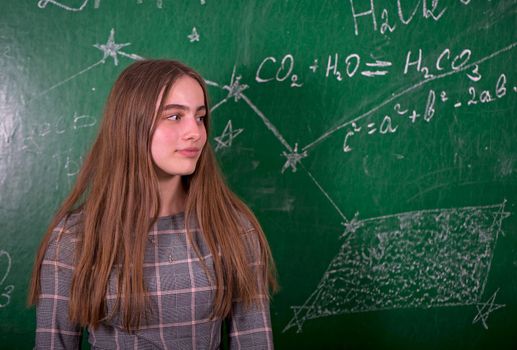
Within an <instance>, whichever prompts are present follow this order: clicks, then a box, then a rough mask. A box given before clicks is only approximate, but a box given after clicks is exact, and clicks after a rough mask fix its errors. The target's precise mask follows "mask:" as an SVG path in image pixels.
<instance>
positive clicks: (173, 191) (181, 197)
mask: <svg viewBox="0 0 517 350" xmlns="http://www.w3.org/2000/svg"><path fill="white" fill-rule="evenodd" d="M158 184H159V192H160V212H159V213H158V216H168V215H174V214H178V213H181V212H183V211H184V210H185V202H186V199H187V193H186V192H185V188H184V187H183V183H182V181H181V176H179V175H176V176H173V177H170V178H167V179H159V180H158Z"/></svg>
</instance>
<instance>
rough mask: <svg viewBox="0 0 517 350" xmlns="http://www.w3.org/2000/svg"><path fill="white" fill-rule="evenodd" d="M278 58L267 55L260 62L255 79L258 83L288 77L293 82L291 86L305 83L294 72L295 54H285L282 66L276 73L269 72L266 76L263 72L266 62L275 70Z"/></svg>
mask: <svg viewBox="0 0 517 350" xmlns="http://www.w3.org/2000/svg"><path fill="white" fill-rule="evenodd" d="M276 63H277V60H276V58H275V57H273V56H269V57H266V58H264V59H263V60H262V62H261V63H260V65H259V67H258V69H257V72H256V74H255V81H257V82H258V83H267V82H268V81H272V80H275V81H278V82H283V81H285V80H286V79H289V81H290V82H291V85H290V86H291V87H301V86H303V84H301V83H299V82H298V75H297V74H293V69H294V58H293V55H291V54H287V55H285V56H284V57H283V58H282V60H281V61H280V66H279V67H278V68H277V69H276V73H275V74H274V75H273V74H271V73H270V74H268V75H267V76H266V73H264V72H263V70H265V68H264V67H265V66H266V64H270V65H271V67H272V68H273V70H274V67H276Z"/></svg>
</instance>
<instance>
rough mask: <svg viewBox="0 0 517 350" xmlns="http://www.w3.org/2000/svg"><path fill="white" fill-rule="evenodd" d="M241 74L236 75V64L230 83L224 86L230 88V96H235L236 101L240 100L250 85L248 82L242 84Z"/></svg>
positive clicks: (226, 88)
mask: <svg viewBox="0 0 517 350" xmlns="http://www.w3.org/2000/svg"><path fill="white" fill-rule="evenodd" d="M241 78H242V77H241V76H240V75H238V76H235V66H233V72H232V78H231V80H230V85H225V86H223V89H225V90H228V96H227V97H226V98H227V99H228V98H231V97H233V98H234V100H235V102H237V101H239V100H240V98H241V97H242V92H243V91H244V90H246V89H247V88H248V87H249V86H248V85H246V84H241Z"/></svg>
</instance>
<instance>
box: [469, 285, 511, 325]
mask: <svg viewBox="0 0 517 350" xmlns="http://www.w3.org/2000/svg"><path fill="white" fill-rule="evenodd" d="M497 292H499V289H498V290H496V291H495V293H494V294H492V296H491V297H490V298H488V300H487V301H486V302H485V303H477V304H476V308H477V309H478V313H477V315H476V317H474V320H472V324H474V323H476V322H478V321H479V320H481V323H482V324H483V327H484V328H485V329H488V325H487V324H486V322H487V320H488V315H490V313H491V312H493V311H495V310H498V309H500V308H502V307H505V306H506V305H505V304H494V301H495V297H496V296H497Z"/></svg>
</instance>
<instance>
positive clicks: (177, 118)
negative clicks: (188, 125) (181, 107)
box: [167, 114, 181, 120]
mask: <svg viewBox="0 0 517 350" xmlns="http://www.w3.org/2000/svg"><path fill="white" fill-rule="evenodd" d="M167 119H169V120H180V119H181V116H179V115H178V114H173V115H170V116H168V117H167Z"/></svg>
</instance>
